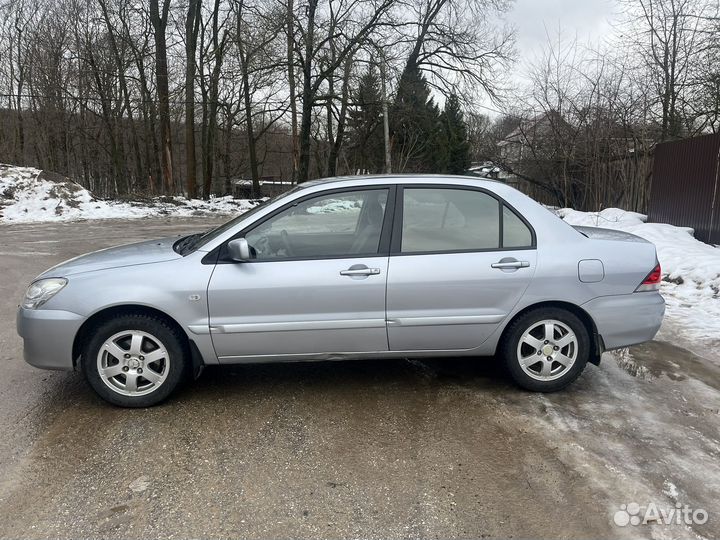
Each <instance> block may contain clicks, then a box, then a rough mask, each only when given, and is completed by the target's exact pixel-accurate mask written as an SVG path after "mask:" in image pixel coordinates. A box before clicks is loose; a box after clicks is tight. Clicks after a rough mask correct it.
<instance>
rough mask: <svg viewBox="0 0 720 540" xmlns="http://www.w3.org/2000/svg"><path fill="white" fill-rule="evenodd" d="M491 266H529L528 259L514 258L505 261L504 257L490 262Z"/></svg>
mask: <svg viewBox="0 0 720 540" xmlns="http://www.w3.org/2000/svg"><path fill="white" fill-rule="evenodd" d="M490 266H492V267H493V268H500V269H501V270H502V269H507V268H527V267H529V266H530V263H529V262H528V261H516V260H515V259H512V260H508V261H506V260H505V259H503V260H501V261H498V262H496V263H493V264H491V265H490Z"/></svg>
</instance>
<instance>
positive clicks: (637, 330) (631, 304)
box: [582, 292, 665, 350]
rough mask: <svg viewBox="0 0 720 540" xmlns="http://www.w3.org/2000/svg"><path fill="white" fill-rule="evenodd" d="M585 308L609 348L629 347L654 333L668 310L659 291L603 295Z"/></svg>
mask: <svg viewBox="0 0 720 540" xmlns="http://www.w3.org/2000/svg"><path fill="white" fill-rule="evenodd" d="M582 308H583V309H584V310H585V311H587V313H588V314H589V315H590V316H591V317H592V319H593V321H595V326H597V330H598V334H600V336H601V337H602V340H603V343H604V344H605V349H606V350H611V349H619V348H620V347H628V346H630V345H635V344H637V343H643V342H645V341H650V340H651V339H652V338H654V337H655V334H657V331H658V330H659V329H660V325H661V324H662V319H663V315H664V314H665V300H664V299H663V297H662V296H661V295H660V293H658V292H639V293H633V294H623V295H617V296H601V297H599V298H595V299H593V300H590V301H589V302H586V303H585V304H583V305H582Z"/></svg>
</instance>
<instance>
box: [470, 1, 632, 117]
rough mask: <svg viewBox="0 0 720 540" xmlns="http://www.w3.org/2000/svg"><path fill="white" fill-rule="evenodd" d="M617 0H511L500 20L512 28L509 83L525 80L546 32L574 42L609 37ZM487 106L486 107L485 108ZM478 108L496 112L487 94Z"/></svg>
mask: <svg viewBox="0 0 720 540" xmlns="http://www.w3.org/2000/svg"><path fill="white" fill-rule="evenodd" d="M619 1H620V0H515V2H514V4H513V5H512V7H511V9H510V10H509V11H508V12H507V13H506V14H505V16H504V20H505V21H506V22H507V23H509V24H510V25H512V26H513V27H514V28H515V50H516V53H517V63H516V64H515V66H514V67H513V68H512V71H511V73H510V74H509V81H508V83H509V84H510V86H511V87H512V86H514V87H521V86H524V85H525V84H527V79H526V78H525V77H524V76H523V74H524V73H526V72H527V71H528V66H529V65H531V64H532V62H533V60H535V59H537V58H538V57H539V55H540V53H541V52H542V49H543V47H545V46H547V42H548V35H549V36H550V37H551V38H552V39H554V40H557V36H558V32H560V33H561V35H562V36H563V37H564V39H566V40H569V41H572V40H575V39H576V40H577V42H578V45H589V44H594V43H598V42H601V41H603V40H604V39H606V38H609V37H610V35H611V34H612V32H613V24H615V23H617V21H618V19H619V10H620V6H619ZM485 107H487V108H485ZM481 108H485V109H484V111H483V112H485V113H486V114H489V115H490V116H495V115H496V114H497V113H496V112H495V111H493V110H492V109H495V108H496V106H495V105H494V104H493V103H492V101H491V100H490V99H489V98H486V99H483V100H482V102H481Z"/></svg>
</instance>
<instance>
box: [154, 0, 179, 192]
mask: <svg viewBox="0 0 720 540" xmlns="http://www.w3.org/2000/svg"><path fill="white" fill-rule="evenodd" d="M170 2H171V0H163V3H162V9H161V8H160V6H159V0H150V23H151V24H152V27H153V35H154V37H155V78H156V80H157V100H158V113H159V117H160V144H161V149H160V152H161V159H160V162H161V164H162V177H163V186H164V190H165V191H166V193H172V192H173V191H174V190H175V185H174V180H173V155H172V134H171V130H170V90H169V81H168V61H167V43H166V41H165V30H166V29H167V23H168V14H169V12H170Z"/></svg>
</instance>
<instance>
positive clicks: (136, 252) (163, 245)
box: [38, 236, 181, 277]
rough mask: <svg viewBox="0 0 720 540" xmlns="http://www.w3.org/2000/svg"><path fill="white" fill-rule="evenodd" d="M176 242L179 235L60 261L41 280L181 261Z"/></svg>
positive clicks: (44, 273)
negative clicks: (173, 260)
mask: <svg viewBox="0 0 720 540" xmlns="http://www.w3.org/2000/svg"><path fill="white" fill-rule="evenodd" d="M177 240H178V237H177V236H171V237H168V238H161V239H159V240H147V241H145V242H137V243H134V244H125V245H122V246H116V247H111V248H106V249H101V250H99V251H93V252H92V253H87V254H85V255H80V256H79V257H75V258H73V259H69V260H67V261H65V262H61V263H60V264H58V265H56V266H53V267H52V268H50V269H49V270H46V271H45V272H43V273H42V274H41V275H40V276H38V277H65V276H70V275H72V274H79V273H81V272H93V271H96V270H107V269H109V268H120V267H123V266H133V265H137V264H148V263H156V262H162V261H169V260H172V259H179V258H181V255H178V254H177V253H175V251H174V250H173V247H172V246H173V244H174V243H175V242H176V241H177Z"/></svg>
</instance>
